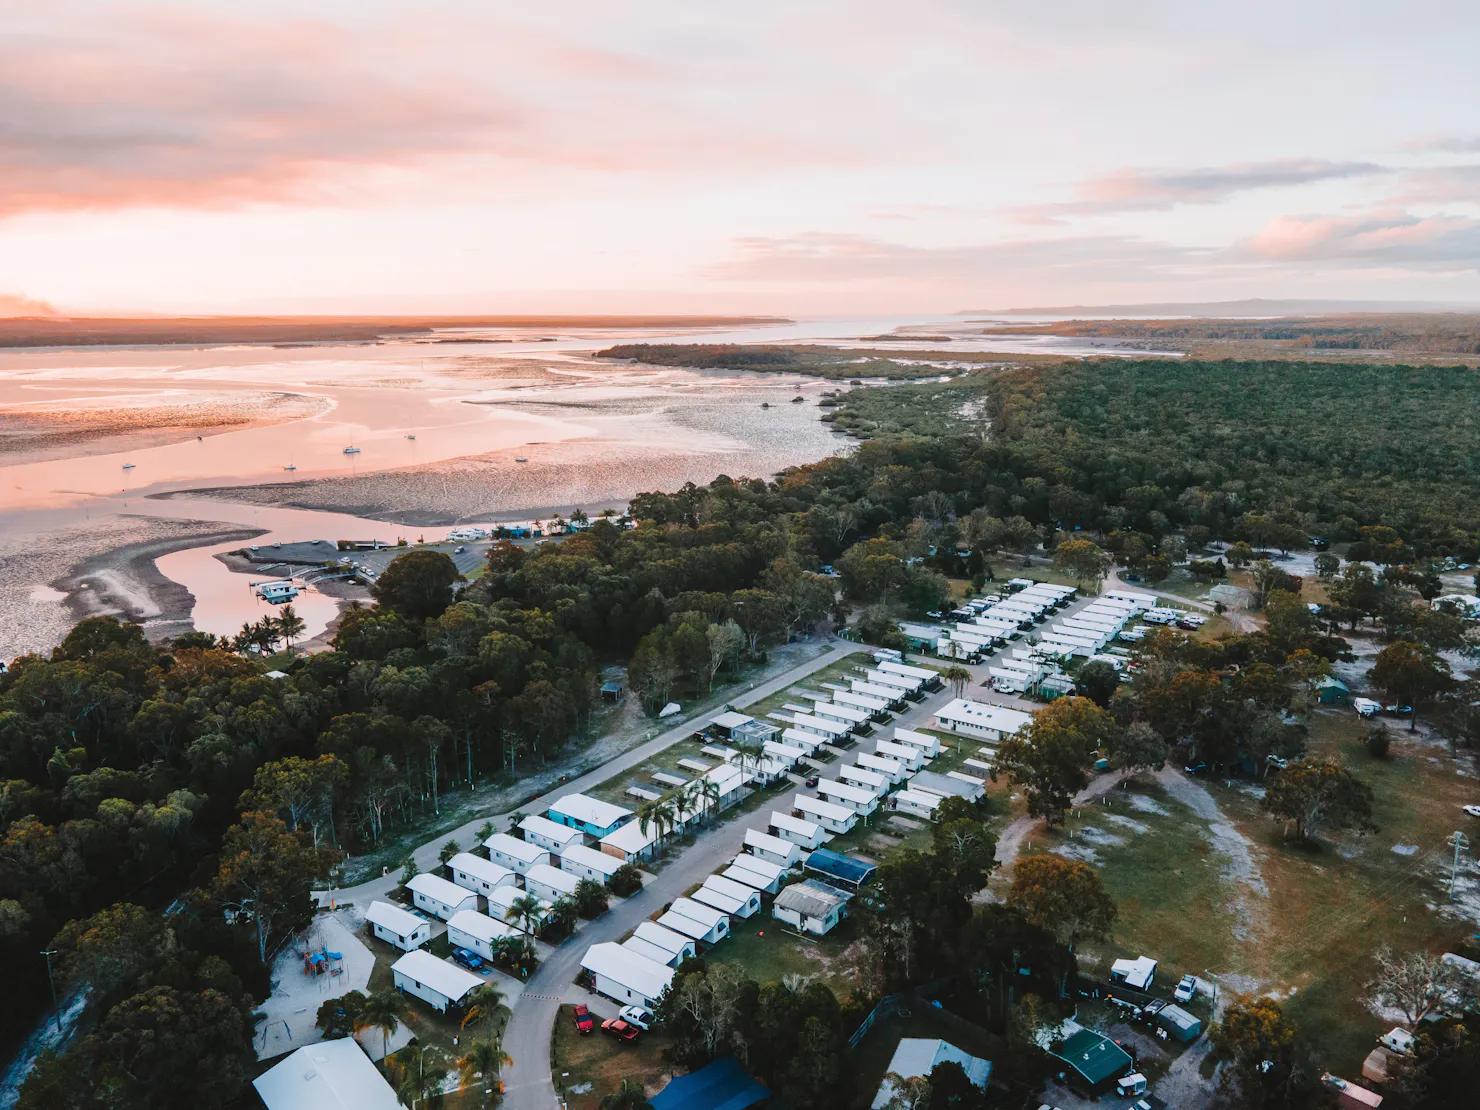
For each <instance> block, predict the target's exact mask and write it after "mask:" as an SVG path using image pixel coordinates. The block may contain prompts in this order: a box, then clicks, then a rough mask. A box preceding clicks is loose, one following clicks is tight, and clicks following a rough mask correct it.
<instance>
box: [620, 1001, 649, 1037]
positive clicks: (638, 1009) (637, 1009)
mask: <svg viewBox="0 0 1480 1110" xmlns="http://www.w3.org/2000/svg"><path fill="white" fill-rule="evenodd" d="M617 1016H618V1017H619V1018H621V1019H622V1020H623V1021H628V1022H631V1023H632V1024H633V1025H635V1026H637V1028H639V1029H641V1030H643V1032H646V1031H647V1030H649V1029H651V1028H652V1027H653V1012H652V1011H651V1010H649V1009H648V1008H647V1007H646V1006H624V1007H622V1012H621V1013H620V1014H618V1015H617Z"/></svg>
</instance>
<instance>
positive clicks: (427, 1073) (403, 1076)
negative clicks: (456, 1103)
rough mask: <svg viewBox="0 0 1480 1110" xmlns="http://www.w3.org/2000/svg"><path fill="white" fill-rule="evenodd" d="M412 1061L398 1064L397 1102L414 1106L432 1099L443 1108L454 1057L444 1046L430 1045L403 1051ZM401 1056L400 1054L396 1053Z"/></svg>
mask: <svg viewBox="0 0 1480 1110" xmlns="http://www.w3.org/2000/svg"><path fill="white" fill-rule="evenodd" d="M404 1051H405V1052H406V1053H409V1054H410V1059H408V1060H407V1061H405V1062H404V1063H399V1064H398V1069H399V1072H398V1074H397V1076H396V1099H397V1101H399V1102H400V1104H401V1105H402V1106H406V1107H415V1106H418V1105H420V1104H422V1103H430V1102H433V1100H435V1101H436V1103H437V1104H439V1105H440V1103H441V1101H442V1084H443V1083H445V1082H446V1081H447V1073H448V1072H449V1071H451V1070H452V1054H451V1053H449V1052H448V1051H447V1050H446V1049H445V1048H443V1047H442V1046H441V1045H435V1044H428V1045H420V1046H418V1047H416V1048H407V1049H405V1050H404ZM397 1055H400V1053H397Z"/></svg>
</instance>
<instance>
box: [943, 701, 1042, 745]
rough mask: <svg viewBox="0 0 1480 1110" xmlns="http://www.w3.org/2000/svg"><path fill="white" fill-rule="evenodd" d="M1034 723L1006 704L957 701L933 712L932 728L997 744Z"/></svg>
mask: <svg viewBox="0 0 1480 1110" xmlns="http://www.w3.org/2000/svg"><path fill="white" fill-rule="evenodd" d="M1032 720H1033V715H1032V714H1031V713H1024V712H1022V711H1021V710H1017V709H1009V708H1007V706H1005V705H990V704H988V703H987V702H981V701H972V700H970V699H969V698H957V699H956V700H955V701H953V702H951V703H950V704H948V705H946V706H943V707H942V708H940V709H938V710H936V712H935V727H936V728H938V729H942V730H944V731H946V732H954V733H957V734H958V735H961V736H971V737H974V738H976V739H978V740H987V741H990V742H991V743H994V744H996V743H1000V742H1001V741H1002V740H1004V739H1006V738H1007V737H1009V736H1011V735H1012V734H1013V733H1015V732H1017V731H1018V729H1020V728H1022V727H1023V726H1024V725H1027V724H1029V723H1030V722H1031V721H1032Z"/></svg>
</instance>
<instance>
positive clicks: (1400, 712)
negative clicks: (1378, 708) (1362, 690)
mask: <svg viewBox="0 0 1480 1110" xmlns="http://www.w3.org/2000/svg"><path fill="white" fill-rule="evenodd" d="M1382 711H1383V712H1384V713H1386V714H1388V715H1389V716H1391V717H1411V716H1413V706H1411V705H1384V706H1383V707H1382Z"/></svg>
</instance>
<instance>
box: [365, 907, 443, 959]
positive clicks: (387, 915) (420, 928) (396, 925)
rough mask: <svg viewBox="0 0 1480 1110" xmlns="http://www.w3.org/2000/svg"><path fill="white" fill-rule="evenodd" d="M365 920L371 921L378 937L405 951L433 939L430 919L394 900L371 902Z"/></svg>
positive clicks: (372, 929) (373, 930)
mask: <svg viewBox="0 0 1480 1110" xmlns="http://www.w3.org/2000/svg"><path fill="white" fill-rule="evenodd" d="M365 920H366V921H368V922H370V927H371V931H372V932H373V933H374V934H375V935H376V936H377V937H379V938H380V939H381V940H383V941H385V942H387V943H388V944H393V945H395V946H396V947H397V948H399V949H401V950H402V951H404V952H410V951H411V950H412V949H413V948H420V947H421V946H422V945H423V944H425V943H426V942H427V941H429V940H431V939H432V923H431V922H430V921H428V920H427V919H426V918H424V917H418V916H417V915H416V914H414V913H412V912H411V911H410V910H403V909H402V908H401V907H400V906H398V905H396V904H395V903H394V902H371V903H370V908H369V909H367V910H366V911H365Z"/></svg>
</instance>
